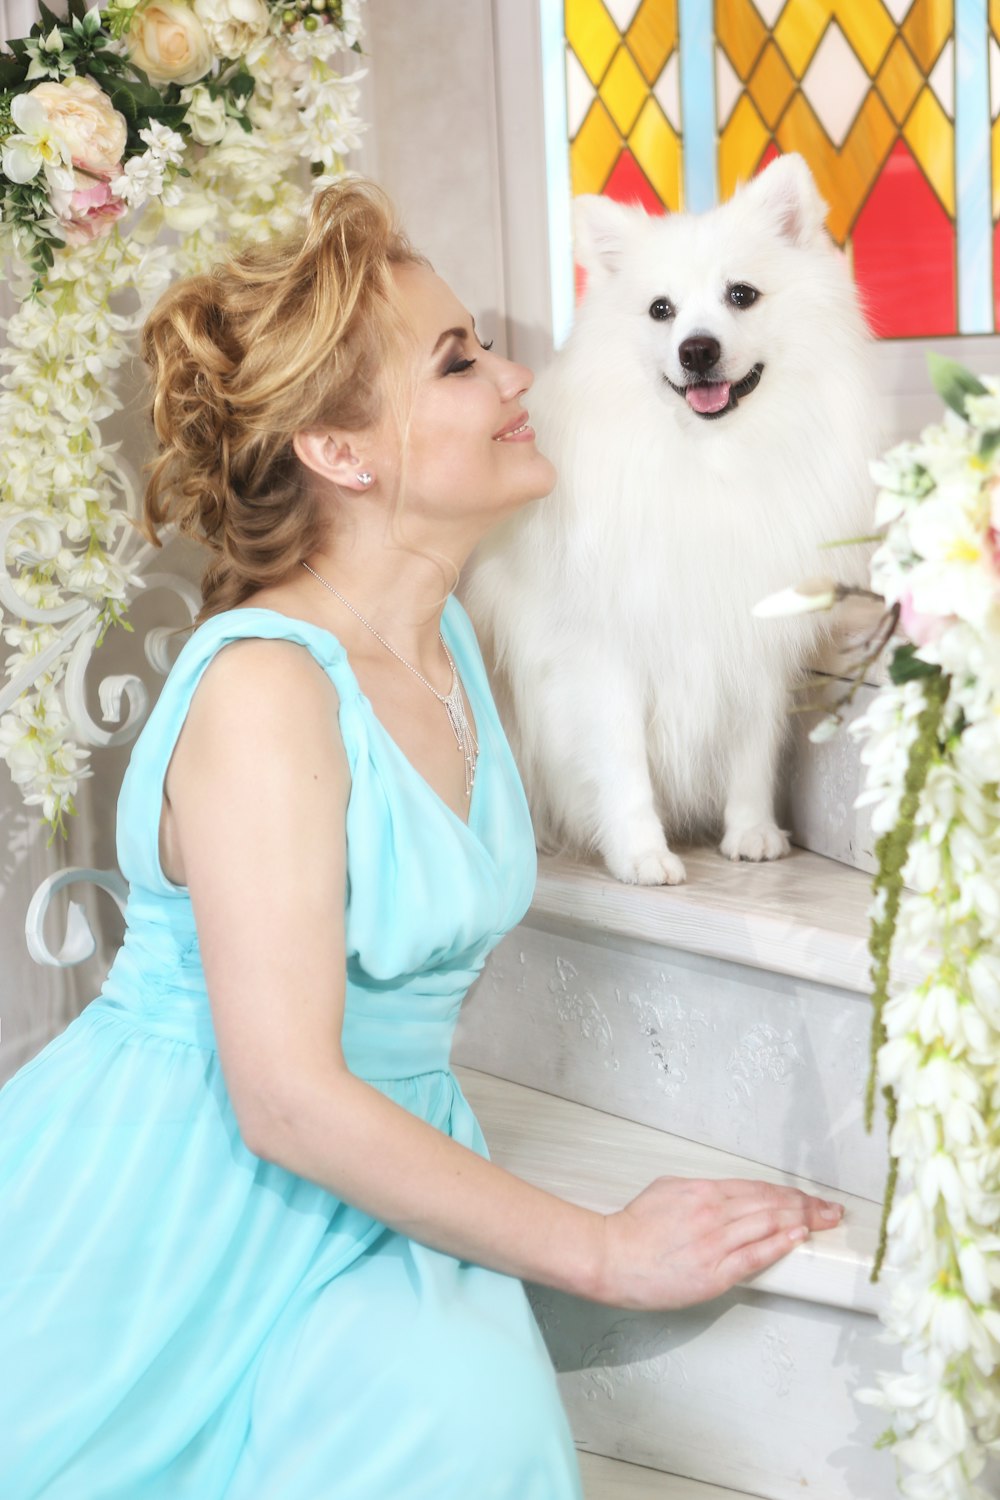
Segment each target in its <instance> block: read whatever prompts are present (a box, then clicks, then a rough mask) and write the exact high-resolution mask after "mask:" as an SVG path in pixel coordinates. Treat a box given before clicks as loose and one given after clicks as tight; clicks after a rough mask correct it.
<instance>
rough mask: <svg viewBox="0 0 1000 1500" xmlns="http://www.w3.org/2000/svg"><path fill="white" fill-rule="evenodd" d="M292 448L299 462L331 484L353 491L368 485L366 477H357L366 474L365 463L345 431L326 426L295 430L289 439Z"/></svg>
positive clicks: (368, 481) (369, 482)
mask: <svg viewBox="0 0 1000 1500" xmlns="http://www.w3.org/2000/svg"><path fill="white" fill-rule="evenodd" d="M292 447H293V448H294V449H295V453H296V456H297V457H298V459H299V461H300V463H302V464H304V465H305V467H306V468H307V469H310V470H311V471H312V473H313V474H318V475H319V476H320V478H321V479H327V480H329V481H330V483H331V484H339V485H341V486H343V488H344V489H355V490H364V489H367V488H368V486H369V485H370V484H371V478H370V477H369V478H366V479H361V478H359V474H365V473H367V470H366V468H365V463H364V460H363V459H362V458H360V457H359V456H358V454H357V452H356V451H355V449H354V448H353V447H352V445H351V441H350V438H349V436H348V435H347V434H346V433H338V432H330V431H329V430H328V429H327V430H325V431H324V430H322V429H315V430H310V431H305V432H297V433H296V434H295V436H294V437H293V438H292Z"/></svg>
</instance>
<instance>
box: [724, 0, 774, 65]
mask: <svg viewBox="0 0 1000 1500" xmlns="http://www.w3.org/2000/svg"><path fill="white" fill-rule="evenodd" d="M715 37H716V41H717V42H718V43H719V44H720V46H721V47H723V48H724V50H725V53H726V56H727V57H728V58H729V61H730V62H731V63H732V65H733V67H734V68H735V69H736V71H737V73H738V74H739V75H740V77H741V78H742V79H743V80H744V82H745V81H746V79H747V78H748V77H749V76H750V72H751V69H752V68H753V65H754V63H755V62H756V61H757V59H758V57H759V56H760V54H761V51H762V50H763V47H764V43H765V42H766V41H767V28H766V27H765V25H764V22H763V21H762V20H761V18H760V16H759V15H758V14H757V12H756V10H755V9H754V8H753V6H752V5H751V4H750V0H716V6H715Z"/></svg>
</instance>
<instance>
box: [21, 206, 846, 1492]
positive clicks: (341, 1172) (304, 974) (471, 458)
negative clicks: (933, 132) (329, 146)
mask: <svg viewBox="0 0 1000 1500" xmlns="http://www.w3.org/2000/svg"><path fill="white" fill-rule="evenodd" d="M144 352H145V354H146V357H147V359H148V361H149V363H150V365H151V366H152V369H153V373H154V377H155V396H154V408H153V409H154V421H155V425H156V431H157V435H158V438H159V441H160V450H161V451H160V457H159V459H158V460H157V463H156V466H155V468H154V471H153V475H152V478H151V481H150V486H149V490H148V493H147V498H146V522H147V526H148V528H149V529H150V531H151V533H153V532H155V529H156V528H158V527H160V526H162V525H163V524H164V523H165V522H172V523H174V524H175V525H177V526H178V527H179V528H180V529H182V530H183V531H185V532H188V533H190V534H192V535H196V536H199V537H201V538H202V539H203V540H205V541H207V543H208V544H209V546H210V547H211V548H212V552H213V556H212V559H211V562H210V566H209V567H208V569H207V571H206V574H205V578H204V583H203V592H204V605H203V608H202V611H201V613H200V615H199V617H198V622H197V628H196V629H195V630H194V632H193V634H192V635H191V637H190V638H189V640H188V641H187V642H186V644H185V646H184V648H183V650H182V651H181V653H180V656H179V657H178V659H177V661H176V663H175V665H174V667H173V670H172V671H171V673H170V675H169V677H168V679H167V681H166V683H165V684H164V687H163V689H162V692H161V695H160V698H159V700H158V702H157V704H156V706H155V708H154V710H153V712H152V713H151V714H150V716H149V719H148V721H147V723H146V725H145V727H144V729H143V731H142V733H141V735H140V736H139V738H138V740H137V741H136V743H135V746H134V748H133V753H132V757H131V760H130V764H129V767H128V771H127V773H126V776H125V780H124V782H123V786H122V791H121V797H120V801H119V808H118V854H119V861H120V865H121V869H122V871H123V873H124V874H125V876H126V877H127V878H128V881H129V886H130V895H129V905H128V912H127V931H126V936H125V941H124V945H123V947H122V949H121V951H120V952H119V954H118V955H117V957H116V959H115V962H114V964H113V966H112V969H111V972H110V974H109V976H108V979H107V981H106V982H105V985H104V988H103V990H102V992H101V995H100V996H99V997H98V998H97V999H95V1000H94V1001H93V1002H92V1003H91V1004H90V1005H89V1006H88V1007H87V1008H86V1009H85V1010H84V1011H83V1013H82V1014H81V1015H80V1016H79V1017H78V1018H77V1019H76V1020H75V1021H74V1022H72V1024H71V1025H70V1026H68V1027H67V1028H66V1030H65V1031H64V1032H63V1033H62V1034H61V1035H60V1036H59V1037H57V1038H56V1039H55V1040H54V1041H52V1042H51V1043H50V1044H49V1045H48V1046H47V1047H46V1048H45V1049H44V1050H43V1051H42V1052H41V1053H39V1055H38V1056H37V1057H36V1058H34V1059H33V1060H32V1061H31V1062H30V1063H28V1064H27V1065H26V1066H25V1067H23V1068H22V1069H21V1070H20V1072H19V1073H17V1074H16V1075H15V1076H14V1077H13V1078H12V1079H11V1080H10V1081H9V1083H8V1084H7V1085H6V1087H5V1088H4V1089H3V1090H2V1091H0V1140H2V1142H3V1146H2V1156H0V1203H2V1205H3V1210H2V1212H3V1221H4V1222H3V1226H2V1234H0V1330H2V1332H0V1421H2V1424H3V1430H4V1440H3V1444H2V1447H0V1493H2V1494H3V1495H4V1497H5V1500H43V1497H44V1500H82V1497H88V1496H97V1495H100V1496H101V1497H102V1500H160V1497H163V1500H166V1497H171V1500H173V1497H175V1496H177V1495H179V1494H191V1495H193V1496H197V1497H198V1500H216V1497H219V1500H222V1497H225V1500H271V1497H273V1500H321V1497H330V1500H424V1497H426V1500H431V1497H433V1500H569V1497H579V1495H580V1487H579V1484H580V1482H579V1474H578V1470H577V1465H576V1460H575V1456H574V1449H573V1444H572V1440H571V1437H570V1434H569V1430H568V1427H567V1423H566V1419H565V1416H564V1414H563V1412H562V1408H561V1406H560V1403H559V1397H558V1392H557V1387H556V1383H555V1379H554V1375H553V1370H552V1366H551V1363H550V1361H549V1358H548V1355H547V1353H546V1350H545V1348H544V1345H543V1344H542V1342H541V1338H540V1336H539V1333H538V1330H537V1328H536V1326H535V1323H534V1321H533V1318H532V1316H531V1312H530V1309H529V1307H528V1304H527V1301H526V1298H525V1295H524V1291H523V1288H522V1285H521V1281H520V1279H519V1278H521V1277H524V1278H528V1279H531V1280H533V1281H536V1282H540V1283H542V1284H545V1285H548V1286H553V1287H561V1288H563V1289H565V1290H567V1291H571V1292H575V1293H576V1294H578V1295H580V1296H583V1297H587V1298H591V1299H595V1300H598V1301H603V1302H606V1303H609V1304H613V1305H615V1306H620V1307H630V1308H667V1307H679V1306H683V1305H685V1304H689V1303H692V1302H696V1301H699V1300H702V1299H704V1298H708V1297H713V1296H716V1295H718V1294H719V1293H721V1292H722V1291H724V1290H725V1289H726V1288H728V1287H729V1286H731V1285H732V1284H733V1283H734V1282H736V1281H737V1280H738V1279H740V1278H741V1277H743V1276H746V1275H747V1274H748V1273H752V1272H753V1271H756V1270H758V1269H760V1268H762V1267H764V1266H766V1265H769V1264H771V1263H772V1262H773V1261H775V1260H777V1259H778V1258H779V1257H780V1256H781V1255H783V1254H785V1253H786V1252H787V1251H788V1250H789V1249H790V1248H791V1247H792V1245H793V1244H795V1243H796V1242H797V1241H798V1240H800V1239H802V1238H804V1237H805V1236H806V1235H807V1234H808V1232H809V1231H810V1230H812V1229H818V1228H823V1227H827V1226H829V1225H830V1224H831V1223H834V1222H836V1220H837V1218H838V1217H839V1210H837V1209H836V1208H833V1209H830V1208H829V1207H825V1206H824V1205H823V1203H822V1202H821V1201H820V1200H818V1199H814V1198H809V1197H806V1196H804V1195H802V1194H800V1193H797V1192H794V1191H792V1190H787V1189H782V1188H777V1187H773V1186H768V1185H766V1184H763V1183H745V1182H718V1183H704V1182H690V1181H684V1180H679V1179H669V1178H667V1179H660V1180H658V1181H656V1182H654V1183H653V1184H652V1185H651V1186H650V1187H649V1188H647V1189H646V1191H645V1192H643V1193H642V1194H640V1195H639V1197H637V1198H636V1199H635V1200H634V1201H633V1202H632V1203H630V1204H629V1205H628V1207H627V1208H625V1209H624V1210H622V1211H621V1212H619V1213H613V1214H609V1215H602V1214H598V1213H594V1212H590V1211H588V1210H585V1209H581V1208H577V1207H575V1206H573V1205H571V1204H569V1203H566V1202H564V1201H563V1200H561V1199H559V1198H557V1197H555V1196H553V1195H552V1194H549V1193H546V1192H543V1191H541V1190H539V1189H537V1188H534V1187H531V1186H529V1185H527V1184H526V1183H524V1182H522V1181H520V1180H519V1179H517V1178H515V1177H513V1176H511V1175H510V1174H509V1173H507V1172H505V1171H504V1170H502V1169H501V1168H499V1167H497V1166H495V1165H493V1164H492V1163H491V1162H490V1161H489V1160H488V1158H487V1155H486V1148H485V1143H484V1141H483V1137H482V1134H481V1132H480V1129H479V1126H478V1124H477V1122H476V1120H475V1118H474V1116H473V1114H472V1112H471V1110H470V1109H469V1106H468V1104H467V1103H466V1101H465V1099H464V1097H463V1095H462V1093H461V1091H460V1089H459V1087H458V1085H457V1083H456V1081H455V1078H454V1077H453V1075H452V1074H451V1072H450V1071H449V1068H448V1056H449V1047H450V1042H451V1035H452V1030H453V1027H454V1024H455V1020H456V1016H457V1013H458V1009H459V1006H460V1004H461V1001H462V998H463V996H464V994H465V992H466V990H467V988H468V986H469V984H470V983H471V982H472V980H473V979H474V978H475V976H476V974H477V973H478V972H479V970H480V969H481V967H482V965H483V962H484V960H485V957H486V955H487V953H488V952H489V950H490V949H491V948H492V947H493V946H494V945H495V944H496V943H497V942H498V941H499V939H500V938H501V937H502V936H503V934H504V933H505V932H507V931H508V930H509V929H510V928H511V927H513V926H514V925H515V924H516V923H517V922H518V921H519V920H520V918H521V917H522V916H523V915H524V913H525V911H526V910H527V908H528V905H529V902H530V900H531V896H532V890H533V885H534V879H535V872H536V867H535V851H534V842H533V839H532V833H531V825H530V821H529V817H528V811H527V805H526V803H525V800H524V795H523V791H522V789H521V784H520V781H519V779H518V775H517V770H516V768H515V765H514V762H513V760H512V758H511V754H510V750H509V747H508V746H507V742H506V740H505V739H504V736H503V732H502V730H501V728H500V724H499V720H498V719H497V716H496V712H495V709H494V705H493V702H492V699H491V697H490V692H489V687H488V685H487V681H486V677H485V673H484V669H483V663H482V658H481V656H480V654H479V651H478V647H477V644H476V640H475V637H474V635H473V632H472V628H471V625H470V623H469V620H468V618H467V616H466V615H465V613H464V612H463V610H462V608H461V606H460V605H459V603H458V602H457V600H456V599H455V598H454V596H453V595H451V594H450V593H448V592H445V593H444V594H442V578H443V580H444V589H445V591H447V590H448V589H450V588H451V587H453V586H454V582H455V580H457V577H458V573H459V570H460V568H461V566H462V563H463V562H464V560H465V559H466V558H467V557H468V555H469V553H470V552H471V550H472V548H473V547H474V546H475V544H476V543H477V541H478V540H479V538H480V537H482V536H483V535H484V534H485V533H486V532H487V531H488V530H489V528H490V527H491V526H493V525H495V524H496V523H497V522H499V521H501V520H502V519H503V518H504V517H505V516H507V515H509V514H511V513H512V512H513V511H514V510H516V509H517V508H518V507H519V506H522V505H526V504H528V503H529V502H531V501H535V500H538V499H540V498H541V497H542V496H544V495H545V494H546V493H547V492H548V491H549V490H550V489H551V487H552V485H553V482H554V471H553V469H552V466H551V465H550V464H549V462H548V460H547V459H545V458H544V457H543V456H542V455H541V454H540V453H539V452H538V451H537V449H536V447H535V444H534V437H533V433H532V431H531V428H530V426H528V425H527V413H526V410H525V407H524V402H523V397H524V394H525V392H526V391H527V390H528V388H529V386H530V384H531V375H530V373H529V371H528V370H526V369H524V368H523V367H522V366H520V365H517V364H514V363H512V362H511V361H509V360H506V359H502V358H500V357H499V356H498V355H496V354H493V353H491V352H489V346H488V345H481V344H479V343H478V341H477V338H476V335H475V333H474V331H473V328H472V320H471V319H470V317H469V316H468V314H467V313H466V311H465V309H464V308H463V307H462V306H461V304H460V303H459V302H458V301H457V300H456V298H455V297H454V295H453V294H452V292H451V291H450V290H449V288H448V287H447V286H446V285H445V284H444V283H443V282H442V281H440V280H439V279H438V278H437V277H436V276H435V275H434V274H433V272H432V271H431V269H430V267H429V265H428V264H427V262H426V261H425V260H423V258H422V257H420V256H418V255H417V254H416V253H415V252H414V251H413V250H412V248H411V247H410V246H409V244H408V242H407V240H406V239H405V237H404V236H403V235H402V234H401V233H400V232H399V231H398V230H397V229H396V228H395V227H394V226H393V222H392V218H391V212H390V208H389V205H388V203H387V200H386V199H385V198H384V196H383V195H382V194H381V192H380V191H379V190H378V189H377V188H375V187H374V186H373V185H371V184H368V183H365V182H363V181H359V180H353V181H348V182H346V183H343V184H340V185H338V186H336V187H331V188H329V189H327V190H326V191H325V192H323V193H322V194H320V195H319V196H318V198H317V200H316V203H315V205H314V208H313V211H312V216H311V220H310V224H309V227H308V230H307V231H305V232H304V234H303V235H301V236H300V237H299V238H298V239H297V240H296V241H294V242H292V243H287V244H284V245H282V246H279V247H277V248H274V247H269V248H254V249H252V250H249V251H246V252H245V253H243V254H242V255H241V256H239V257H238V258H237V259H235V260H233V261H232V262H231V263H229V264H228V265H226V266H224V267H221V268H217V270H216V272H215V273H213V274H212V275H210V276H202V277H197V278H194V279H191V280H188V281H186V282H182V283H180V284H179V285H177V286H175V287H174V288H173V289H172V290H171V291H170V292H168V293H167V294H166V296H165V297H164V298H163V299H162V301H161V303H160V304H159V305H158V307H157V308H156V310H155V311H154V313H153V315H152V317H151V319H150V320H149V323H148V324H147V327H146V331H145V336H144ZM303 648H305V649H303ZM452 663H454V668H453V665H452Z"/></svg>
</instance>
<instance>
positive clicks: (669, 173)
mask: <svg viewBox="0 0 1000 1500" xmlns="http://www.w3.org/2000/svg"><path fill="white" fill-rule="evenodd" d="M628 143H629V145H630V147H631V148H632V152H633V154H634V156H635V159H636V161H637V162H638V163H639V165H640V167H641V168H642V170H643V171H644V172H645V174H646V176H647V177H648V178H649V180H650V182H651V183H652V184H653V187H654V188H655V189H656V193H657V196H658V197H659V199H660V201H661V202H662V203H663V205H664V206H665V207H666V208H668V209H670V210H671V211H676V210H677V209H678V208H680V206H681V145H680V141H679V140H678V139H677V136H676V134H675V133H674V131H673V129H672V127H671V125H670V123H669V121H668V120H667V118H666V116H665V115H664V113H663V111H662V109H661V108H660V106H659V105H658V104H657V102H656V100H655V99H647V100H646V103H645V105H644V106H643V110H642V114H641V115H640V116H639V118H638V120H637V121H636V123H635V129H634V130H633V131H632V134H631V135H630V136H629V138H628Z"/></svg>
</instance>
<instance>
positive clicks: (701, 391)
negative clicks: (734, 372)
mask: <svg viewBox="0 0 1000 1500" xmlns="http://www.w3.org/2000/svg"><path fill="white" fill-rule="evenodd" d="M684 395H685V397H686V398H687V403H688V406H690V407H693V408H694V410H695V411H721V410H722V408H723V407H724V406H728V405H729V381H728V380H719V381H716V382H715V384H714V385H689V386H688V388H687V390H686V391H685V392H684Z"/></svg>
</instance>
